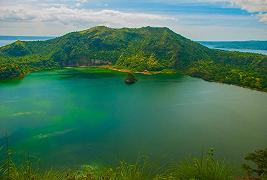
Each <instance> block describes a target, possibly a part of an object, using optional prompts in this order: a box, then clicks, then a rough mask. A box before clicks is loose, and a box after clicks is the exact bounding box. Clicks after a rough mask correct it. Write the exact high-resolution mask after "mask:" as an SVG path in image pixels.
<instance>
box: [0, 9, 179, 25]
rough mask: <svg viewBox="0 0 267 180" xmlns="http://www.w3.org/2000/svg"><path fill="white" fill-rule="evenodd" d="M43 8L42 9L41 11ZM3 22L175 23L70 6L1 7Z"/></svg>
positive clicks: (153, 16)
mask: <svg viewBox="0 0 267 180" xmlns="http://www.w3.org/2000/svg"><path fill="white" fill-rule="evenodd" d="M40 8H41V9H40ZM0 20H1V21H9V22H14V21H35V22H48V21H49V22H60V23H63V24H84V25H86V23H100V24H110V25H116V26H119V25H121V26H131V25H138V24H140V25H141V24H142V25H143V24H147V25H151V24H152V25H155V24H157V23H159V24H160V22H162V21H173V20H174V18H172V17H169V16H163V15H157V14H149V13H131V12H122V11H115V10H108V9H104V10H90V9H78V8H70V7H68V6H54V7H39V8H36V7H34V6H29V5H28V6H13V7H0Z"/></svg>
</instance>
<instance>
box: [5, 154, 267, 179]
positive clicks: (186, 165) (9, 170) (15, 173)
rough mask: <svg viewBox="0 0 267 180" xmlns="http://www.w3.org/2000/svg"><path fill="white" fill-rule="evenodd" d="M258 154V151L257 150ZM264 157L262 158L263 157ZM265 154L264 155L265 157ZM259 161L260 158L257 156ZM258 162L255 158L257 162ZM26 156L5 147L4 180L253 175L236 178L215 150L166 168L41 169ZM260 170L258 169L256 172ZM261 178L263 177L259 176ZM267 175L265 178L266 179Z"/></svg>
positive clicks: (126, 165)
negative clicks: (22, 158) (16, 156)
mask: <svg viewBox="0 0 267 180" xmlns="http://www.w3.org/2000/svg"><path fill="white" fill-rule="evenodd" d="M266 152H267V149H266V150H263V151H261V153H260V154H259V153H258V154H259V155H260V156H258V154H255V153H254V154H253V155H255V156H254V157H257V158H258V157H259V158H260V162H261V163H260V167H259V168H260V170H261V172H262V174H258V175H259V176H258V178H256V179H255V180H266V177H265V176H264V175H266V174H265V173H266V169H265V168H266V163H267V162H265V161H266V156H265V155H266V154H263V153H266ZM256 153H257V151H256ZM262 155H263V156H264V157H263V156H262ZM262 157H263V158H262ZM257 160H259V159H257ZM257 162H258V161H256V163H257ZM33 163H34V162H32V161H31V160H30V157H27V158H26V160H25V161H24V162H23V163H20V165H17V164H15V163H14V162H13V160H12V152H11V150H10V149H7V150H6V158H5V159H4V161H3V162H1V163H0V179H1V180H143V179H144V180H237V179H238V180H239V179H240V180H241V179H242V180H252V179H251V178H236V177H234V171H233V169H232V168H231V167H230V166H228V165H227V164H226V163H225V162H224V161H221V160H217V159H215V158H214V154H213V151H212V150H210V151H209V152H208V153H207V154H205V155H203V156H202V157H200V158H190V159H187V160H184V161H181V162H178V163H176V164H171V165H167V166H166V167H165V168H164V170H160V169H155V168H153V167H152V165H151V164H150V163H149V162H148V161H146V160H144V159H139V160H137V162H135V163H133V164H130V163H126V162H123V161H122V162H120V163H119V165H118V166H117V167H113V168H98V167H93V166H90V165H84V166H82V167H81V168H79V169H65V170H53V169H51V170H41V169H39V168H38V167H36V166H34V165H33ZM257 172H258V171H257ZM260 177H261V178H260ZM264 177H265V178H264Z"/></svg>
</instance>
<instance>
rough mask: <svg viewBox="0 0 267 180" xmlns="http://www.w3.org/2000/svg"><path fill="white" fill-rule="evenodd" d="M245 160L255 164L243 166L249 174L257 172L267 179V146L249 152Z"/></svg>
mask: <svg viewBox="0 0 267 180" xmlns="http://www.w3.org/2000/svg"><path fill="white" fill-rule="evenodd" d="M245 160H246V161H248V162H252V163H253V165H250V164H244V165H243V168H244V169H245V170H246V172H247V173H248V175H253V174H256V175H258V176H259V177H263V178H265V179H267V148H266V149H262V150H256V151H255V152H253V153H249V154H248V155H247V156H246V157H245Z"/></svg>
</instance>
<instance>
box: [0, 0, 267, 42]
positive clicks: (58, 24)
mask: <svg viewBox="0 0 267 180" xmlns="http://www.w3.org/2000/svg"><path fill="white" fill-rule="evenodd" d="M96 25H106V26H109V27H115V28H120V27H142V26H160V27H161V26H164V27H169V28H170V29H172V30H173V31H175V32H177V33H179V34H182V35H184V36H186V37H188V38H191V39H193V40H267V0H187V1H186V0H131V1H130V0H8V1H7V0H0V34H1V35H62V34H65V33H67V32H70V31H78V30H82V29H87V28H90V27H93V26H96Z"/></svg>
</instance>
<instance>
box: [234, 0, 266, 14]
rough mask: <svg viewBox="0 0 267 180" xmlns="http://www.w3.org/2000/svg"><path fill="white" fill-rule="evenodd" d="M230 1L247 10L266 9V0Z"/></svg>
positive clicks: (257, 10)
mask: <svg viewBox="0 0 267 180" xmlns="http://www.w3.org/2000/svg"><path fill="white" fill-rule="evenodd" d="M232 3H234V4H235V5H238V6H240V7H241V8H242V9H245V10H247V11H249V12H266V11H267V0H232Z"/></svg>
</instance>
